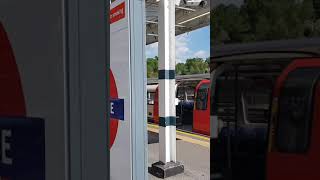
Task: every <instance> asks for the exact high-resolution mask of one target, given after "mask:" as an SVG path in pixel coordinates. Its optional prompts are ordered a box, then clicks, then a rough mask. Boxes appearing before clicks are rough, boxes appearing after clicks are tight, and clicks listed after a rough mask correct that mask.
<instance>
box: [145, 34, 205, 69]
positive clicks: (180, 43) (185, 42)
mask: <svg viewBox="0 0 320 180" xmlns="http://www.w3.org/2000/svg"><path fill="white" fill-rule="evenodd" d="M190 43H191V42H190V36H189V35H188V34H187V33H186V34H182V35H179V36H177V37H176V63H182V62H185V61H186V59H188V58H194V57H198V58H207V57H209V53H208V52H207V51H204V50H200V51H197V52H193V51H192V50H191V49H190V48H189V47H190ZM146 56H147V57H154V56H158V43H153V44H150V45H148V46H147V47H146Z"/></svg>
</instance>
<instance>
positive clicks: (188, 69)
mask: <svg viewBox="0 0 320 180" xmlns="http://www.w3.org/2000/svg"><path fill="white" fill-rule="evenodd" d="M158 61H159V59H158V57H157V56H156V57H154V58H148V59H147V77H148V78H157V77H158ZM209 62H210V58H207V59H206V60H204V59H202V58H191V59H187V60H186V63H178V64H176V75H188V74H202V73H209Z"/></svg>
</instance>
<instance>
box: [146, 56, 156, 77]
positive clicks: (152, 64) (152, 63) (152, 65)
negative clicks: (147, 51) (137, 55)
mask: <svg viewBox="0 0 320 180" xmlns="http://www.w3.org/2000/svg"><path fill="white" fill-rule="evenodd" d="M147 77H148V78H156V77H158V57H157V56H156V57H154V58H148V59H147Z"/></svg>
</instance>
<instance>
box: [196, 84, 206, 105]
mask: <svg viewBox="0 0 320 180" xmlns="http://www.w3.org/2000/svg"><path fill="white" fill-rule="evenodd" d="M208 90H209V84H202V85H201V86H200V88H199V89H198V92H197V96H196V109H197V110H206V109H207V100H208Z"/></svg>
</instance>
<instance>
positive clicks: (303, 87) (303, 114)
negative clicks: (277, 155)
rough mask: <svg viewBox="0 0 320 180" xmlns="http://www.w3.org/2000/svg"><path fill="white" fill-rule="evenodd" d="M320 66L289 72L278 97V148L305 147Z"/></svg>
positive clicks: (290, 150) (293, 150) (297, 149)
mask: <svg viewBox="0 0 320 180" xmlns="http://www.w3.org/2000/svg"><path fill="white" fill-rule="evenodd" d="M319 74H320V69H315V68H309V69H298V70H295V71H293V72H291V73H289V75H288V78H287V80H286V81H285V83H284V85H283V87H282V89H281V92H280V99H279V114H278V124H277V131H276V133H277V134H276V135H277V137H276V146H277V148H278V150H279V151H281V152H288V153H304V152H306V151H307V150H308V146H309V141H310V127H311V122H312V112H313V109H312V106H313V102H312V99H313V97H312V96H313V91H314V87H315V85H316V82H317V79H318V77H319Z"/></svg>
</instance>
